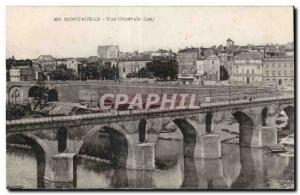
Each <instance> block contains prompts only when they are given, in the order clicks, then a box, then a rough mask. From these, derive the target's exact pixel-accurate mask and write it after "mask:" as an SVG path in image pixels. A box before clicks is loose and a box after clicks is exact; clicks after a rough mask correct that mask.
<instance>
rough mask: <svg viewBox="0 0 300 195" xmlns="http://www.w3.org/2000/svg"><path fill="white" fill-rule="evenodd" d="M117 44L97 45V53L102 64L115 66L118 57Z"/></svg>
mask: <svg viewBox="0 0 300 195" xmlns="http://www.w3.org/2000/svg"><path fill="white" fill-rule="evenodd" d="M119 52H120V50H119V46H118V45H104V46H98V50H97V55H98V58H99V59H100V60H102V62H103V65H108V66H110V67H113V66H115V67H116V66H117V64H118V59H119Z"/></svg>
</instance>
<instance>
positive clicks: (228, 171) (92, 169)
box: [6, 144, 294, 189]
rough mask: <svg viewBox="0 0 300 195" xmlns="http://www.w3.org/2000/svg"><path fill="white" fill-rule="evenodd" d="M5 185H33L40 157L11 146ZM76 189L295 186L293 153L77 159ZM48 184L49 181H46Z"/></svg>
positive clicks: (233, 149)
mask: <svg viewBox="0 0 300 195" xmlns="http://www.w3.org/2000/svg"><path fill="white" fill-rule="evenodd" d="M6 159H7V165H6V166H7V187H18V188H29V189H35V188H37V186H38V181H37V162H36V158H35V154H34V153H33V151H31V150H24V149H16V148H9V149H7V155H6ZM77 161H78V162H77V182H76V183H77V184H76V186H75V188H78V189H80V188H81V189H82V188H84V189H87V188H88V189H95V188H96V189H103V188H156V189H180V188H185V189H292V188H294V157H293V156H290V155H271V154H269V153H267V152H266V151H265V150H263V149H255V148H242V149H240V148H239V146H238V145H235V144H222V158H221V159H214V160H203V159H193V158H188V157H184V156H183V155H182V154H177V155H176V156H175V158H174V157H172V158H171V160H166V162H165V163H164V164H163V165H160V166H157V167H156V169H155V170H154V171H133V170H126V169H122V168H120V169H115V168H113V167H111V166H109V165H103V164H99V163H97V162H94V161H88V160H83V159H78V160H77ZM46 186H47V185H46Z"/></svg>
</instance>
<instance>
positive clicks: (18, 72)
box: [10, 66, 35, 82]
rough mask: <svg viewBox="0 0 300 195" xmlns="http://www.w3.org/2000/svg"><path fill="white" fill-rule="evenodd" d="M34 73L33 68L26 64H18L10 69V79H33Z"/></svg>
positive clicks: (14, 80)
mask: <svg viewBox="0 0 300 195" xmlns="http://www.w3.org/2000/svg"><path fill="white" fill-rule="evenodd" d="M34 77H35V73H34V70H33V68H31V67H28V66H19V67H15V68H12V69H10V81H12V82H16V81H33V80H34Z"/></svg>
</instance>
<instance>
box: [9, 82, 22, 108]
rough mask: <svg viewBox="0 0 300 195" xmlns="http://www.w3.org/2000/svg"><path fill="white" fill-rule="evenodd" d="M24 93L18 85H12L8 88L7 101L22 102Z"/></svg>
mask: <svg viewBox="0 0 300 195" xmlns="http://www.w3.org/2000/svg"><path fill="white" fill-rule="evenodd" d="M23 99H24V94H23V91H22V89H21V88H20V87H18V86H14V87H11V88H10V89H9V92H8V102H9V103H13V104H20V103H23Z"/></svg>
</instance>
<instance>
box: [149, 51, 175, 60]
mask: <svg viewBox="0 0 300 195" xmlns="http://www.w3.org/2000/svg"><path fill="white" fill-rule="evenodd" d="M150 59H151V60H175V53H173V52H172V51H171V50H162V49H160V50H158V51H155V52H151V53H150Z"/></svg>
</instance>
